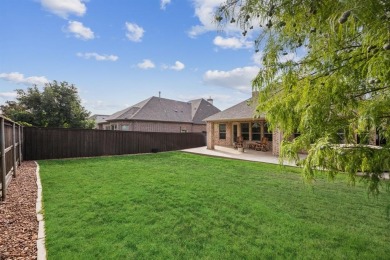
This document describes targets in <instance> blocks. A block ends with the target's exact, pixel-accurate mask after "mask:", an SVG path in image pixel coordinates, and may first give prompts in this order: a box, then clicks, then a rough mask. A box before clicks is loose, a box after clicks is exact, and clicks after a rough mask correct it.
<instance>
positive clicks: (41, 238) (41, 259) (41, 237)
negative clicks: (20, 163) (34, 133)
mask: <svg viewBox="0 0 390 260" xmlns="http://www.w3.org/2000/svg"><path fill="white" fill-rule="evenodd" d="M35 164H36V165H37V169H36V176H37V187H38V190H37V193H38V194H37V204H36V213H37V220H38V238H37V249H38V252H37V259H38V260H46V246H45V220H44V218H43V212H42V184H41V178H40V175H39V164H38V163H37V162H35Z"/></svg>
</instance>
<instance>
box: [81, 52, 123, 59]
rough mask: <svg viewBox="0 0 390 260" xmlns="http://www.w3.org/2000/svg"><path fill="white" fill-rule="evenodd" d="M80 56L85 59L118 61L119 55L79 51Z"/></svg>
mask: <svg viewBox="0 0 390 260" xmlns="http://www.w3.org/2000/svg"><path fill="white" fill-rule="evenodd" d="M76 55H77V56H78V57H81V58H84V59H91V58H93V59H95V60H97V61H117V60H118V58H119V57H118V56H115V55H106V54H103V55H101V54H98V53H96V52H86V53H81V52H79V53H77V54H76Z"/></svg>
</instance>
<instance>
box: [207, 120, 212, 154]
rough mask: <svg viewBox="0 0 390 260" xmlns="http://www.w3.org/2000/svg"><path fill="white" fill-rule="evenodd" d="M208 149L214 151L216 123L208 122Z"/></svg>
mask: <svg viewBox="0 0 390 260" xmlns="http://www.w3.org/2000/svg"><path fill="white" fill-rule="evenodd" d="M206 127H207V130H206V131H207V149H209V150H214V122H207V126H206Z"/></svg>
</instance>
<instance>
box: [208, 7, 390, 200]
mask: <svg viewBox="0 0 390 260" xmlns="http://www.w3.org/2000/svg"><path fill="white" fill-rule="evenodd" d="M215 19H216V21H217V22H218V23H219V24H220V25H221V26H222V27H223V26H226V25H227V24H228V23H236V24H238V25H239V26H240V28H241V29H242V35H243V36H246V37H248V36H250V37H253V40H254V44H255V51H256V52H259V50H260V51H261V52H259V54H262V67H261V69H260V71H259V73H258V75H257V77H256V78H255V79H254V80H253V89H254V90H257V91H259V104H258V111H262V112H265V113H266V117H267V121H268V123H269V125H270V128H271V129H274V130H275V129H280V130H281V131H282V132H283V137H284V138H283V139H284V140H283V142H282V145H281V154H280V155H281V157H282V158H284V159H293V160H298V152H299V151H302V150H305V151H307V152H308V156H307V158H306V159H305V160H303V161H301V162H300V163H301V164H302V166H303V172H304V176H305V177H306V179H307V180H308V181H311V180H313V179H314V178H315V173H316V171H317V170H324V171H326V172H327V173H328V175H329V177H330V178H334V176H335V175H336V174H337V173H340V172H343V173H347V174H348V175H349V176H350V181H351V183H355V181H356V175H357V173H361V175H363V180H366V181H367V183H368V187H369V191H371V192H373V193H378V192H379V190H380V186H381V185H382V184H383V183H385V182H386V181H384V180H383V179H382V177H381V176H382V175H383V173H384V172H386V171H389V169H390V145H389V143H390V124H389V123H390V1H388V0H370V1H367V0H344V1H343V0H227V1H226V2H225V3H224V4H222V5H221V6H220V7H219V9H218V10H217V12H216V15H215ZM291 56H295V57H296V58H295V59H286V57H291ZM296 133H299V136H298V137H296V138H292V136H294V134H295V135H296ZM386 143H387V144H386ZM387 184H388V183H387Z"/></svg>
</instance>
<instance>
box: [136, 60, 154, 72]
mask: <svg viewBox="0 0 390 260" xmlns="http://www.w3.org/2000/svg"><path fill="white" fill-rule="evenodd" d="M137 67H138V68H140V69H144V70H147V69H153V68H155V67H156V65H154V63H153V61H151V60H148V59H145V60H143V61H142V62H140V63H138V64H137Z"/></svg>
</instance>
